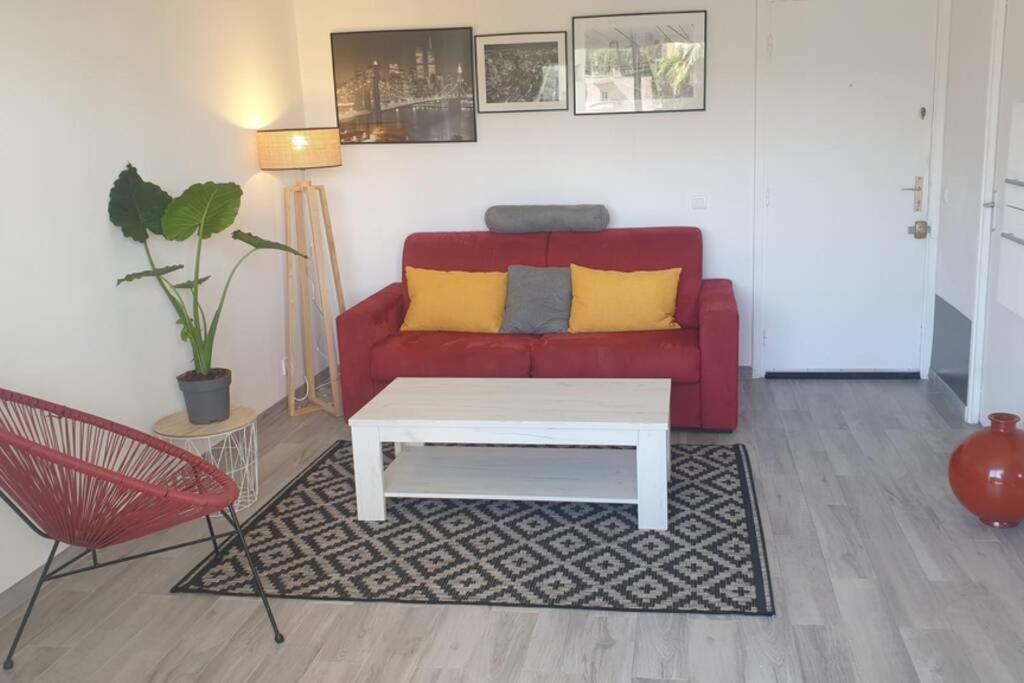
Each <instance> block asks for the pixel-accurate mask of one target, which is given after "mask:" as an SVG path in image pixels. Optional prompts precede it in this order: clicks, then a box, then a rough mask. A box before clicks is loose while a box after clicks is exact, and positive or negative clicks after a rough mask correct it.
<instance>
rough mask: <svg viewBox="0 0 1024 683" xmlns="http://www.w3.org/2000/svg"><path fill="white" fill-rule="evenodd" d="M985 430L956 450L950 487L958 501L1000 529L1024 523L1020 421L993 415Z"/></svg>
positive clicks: (1023, 440)
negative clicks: (989, 424) (989, 425)
mask: <svg viewBox="0 0 1024 683" xmlns="http://www.w3.org/2000/svg"><path fill="white" fill-rule="evenodd" d="M988 419H989V420H990V421H991V422H992V426H991V428H989V429H982V430H981V431H978V432H975V433H974V434H972V435H971V436H969V437H967V439H966V440H965V441H964V442H963V443H962V444H960V445H959V446H957V448H956V450H955V451H953V457H952V458H950V460H949V485H950V486H951V487H953V493H954V494H956V497H957V500H959V501H960V504H961V505H963V506H964V507H965V508H967V509H968V510H970V511H971V512H973V513H974V514H975V515H977V516H978V517H979V518H980V519H981V521H982V522H984V523H985V524H988V525H989V526H993V527H997V528H1000V529H1002V528H1009V527H1015V526H1017V525H1018V524H1019V523H1020V522H1021V520H1024V432H1021V431H1019V430H1018V429H1017V423H1018V422H1020V417H1018V416H1017V415H1011V414H1010V413H993V414H992V415H989V416H988Z"/></svg>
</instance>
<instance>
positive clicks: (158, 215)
mask: <svg viewBox="0 0 1024 683" xmlns="http://www.w3.org/2000/svg"><path fill="white" fill-rule="evenodd" d="M170 202H171V195H169V194H167V193H166V192H164V191H163V190H162V189H161V188H160V186H159V185H157V184H155V183H150V182H147V181H145V180H143V179H142V177H141V176H140V175H139V172H138V171H137V170H135V167H134V166H132V165H131V164H128V165H127V166H125V169H124V170H123V171H121V174H120V175H118V176H117V180H115V181H114V185H113V187H111V188H110V201H109V202H108V203H107V213H108V214H109V215H110V222H111V223H113V224H114V225H116V226H117V227H119V228H121V232H123V233H124V236H125V237H129V238H131V239H133V240H135V241H136V242H145V241H146V239H147V238H148V237H149V234H148V233H150V232H152V233H153V234H155V235H159V234H161V233H162V232H163V228H162V223H161V221H162V219H163V216H164V211H165V210H166V209H167V205H168V204H170Z"/></svg>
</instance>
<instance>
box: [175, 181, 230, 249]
mask: <svg viewBox="0 0 1024 683" xmlns="http://www.w3.org/2000/svg"><path fill="white" fill-rule="evenodd" d="M241 203H242V188H240V187H239V186H238V185H236V184H235V183H197V184H196V185H193V186H192V187H190V188H188V189H187V190H185V191H184V192H183V193H182V194H181V196H180V197H175V198H174V199H172V200H171V203H170V204H169V205H168V206H167V211H165V212H164V219H163V228H164V237H166V238H167V239H169V240H174V241H176V242H181V241H182V240H187V239H188V238H189V237H191V236H192V235H194V234H195V232H196V231H197V230H198V231H199V235H200V237H201V238H203V239H206V238H207V237H209V236H210V235H214V234H216V233H218V232H220V231H221V230H224V229H226V228H227V227H228V226H230V225H231V224H232V223H234V222H235V217H236V216H237V215H238V207H239V206H241Z"/></svg>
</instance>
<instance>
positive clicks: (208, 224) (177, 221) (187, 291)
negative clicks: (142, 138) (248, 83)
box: [107, 164, 304, 424]
mask: <svg viewBox="0 0 1024 683" xmlns="http://www.w3.org/2000/svg"><path fill="white" fill-rule="evenodd" d="M241 201H242V188H241V187H239V186H238V185H236V184H235V183H211V182H207V183H197V184H195V185H192V186H191V187H189V188H188V189H186V190H185V191H184V192H183V193H182V194H181V196H179V197H175V198H173V199H172V198H171V196H170V195H169V194H167V193H166V192H164V190H163V189H161V188H160V186H158V185H156V184H155V183H151V182H147V181H145V180H143V179H142V177H141V176H139V173H138V171H136V170H135V167H134V166H132V165H131V164H128V165H127V166H126V167H125V169H124V170H123V171H121V173H120V175H118V177H117V180H115V181H114V185H113V187H111V188H110V202H109V204H108V206H107V210H108V213H109V215H110V222H111V223H113V224H114V225H116V226H117V227H119V228H120V229H121V232H123V233H124V236H125V237H127V238H129V239H132V240H135V241H136V242H139V243H141V244H142V246H143V247H144V248H145V250H146V259H147V260H148V262H149V268H148V269H147V270H141V271H138V272H135V273H130V274H128V275H125V276H124V277H122V278H120V279H119V280H118V281H117V284H118V285H120V284H121V283H122V282H132V281H134V280H141V279H147V278H152V279H155V280H156V281H157V283H158V284H159V285H160V289H161V290H162V291H163V293H164V295H165V296H166V297H167V300H168V301H170V302H171V307H172V308H173V309H174V313H175V315H176V316H177V318H178V325H180V326H181V332H180V334H181V339H182V341H185V342H188V344H189V346H190V347H191V349H192V360H193V363H194V368H193V369H192V370H189V371H188V372H185V373H182V374H180V375H178V386H179V387H180V388H181V392H182V394H184V397H185V408H186V410H187V412H188V419H189V422H192V423H193V424H210V423H211V422H220V421H221V420H226V419H227V418H228V415H229V414H230V412H231V398H230V387H231V371H230V370H228V369H225V368H215V367H213V343H214V340H215V339H216V337H217V327H218V325H219V324H220V316H221V312H222V311H223V310H224V300H225V299H226V298H227V294H228V288H229V287H230V286H231V280H232V279H233V278H234V277H235V273H236V272H237V271H238V267H239V266H240V265H242V262H243V261H245V260H246V259H247V258H249V257H250V256H252V255H253V254H254V253H256V252H257V251H261V250H263V249H276V250H278V251H284V252H288V253H289V254H294V255H296V256H303V258H304V255H303V254H300V253H299V252H297V251H296V250H294V249H292V248H291V247H289V246H287V245H284V244H280V243H278V242H271V241H270V240H265V239H263V238H261V237H257V236H256V235H252V234H250V233H247V232H242V231H241V230H235V231H234V232H232V233H231V237H233V238H234V239H236V240H238V241H239V242H242V243H243V244H246V245H248V246H249V247H251V249H250V250H249V251H247V252H246V253H245V254H244V255H243V256H242V257H241V258H240V259H238V262H237V263H236V264H235V267H234V268H232V269H231V272H230V273H229V274H228V278H227V280H226V281H225V283H224V287H223V289H222V290H221V293H220V298H219V300H218V303H217V309H216V310H215V311H214V313H213V316H212V317H207V315H206V311H205V310H204V309H203V304H202V302H201V301H200V296H199V293H200V288H201V287H202V285H203V284H204V283H205V282H206V281H207V280H209V279H210V278H209V276H207V275H203V274H202V270H201V268H200V261H201V257H202V253H203V242H205V241H206V240H208V239H209V238H210V237H212V236H214V235H216V234H217V233H219V232H223V231H224V230H226V229H227V228H228V227H230V226H231V224H232V223H234V222H235V217H236V216H237V215H238V208H239V206H240V205H241ZM150 235H158V236H160V237H163V238H164V239H166V240H170V241H172V242H184V241H185V240H187V239H189V238H190V237H192V236H193V235H195V237H196V256H195V263H194V265H193V268H192V273H191V277H190V278H189V279H187V280H185V281H183V282H178V283H172V282H171V280H169V279H168V276H170V275H171V274H172V273H175V272H177V271H180V270H183V269H184V268H185V266H184V265H181V264H178V265H173V266H159V265H157V263H156V260H155V259H154V258H153V252H152V251H151V250H150V248H149V237H150Z"/></svg>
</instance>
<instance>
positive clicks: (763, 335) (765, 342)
mask: <svg viewBox="0 0 1024 683" xmlns="http://www.w3.org/2000/svg"><path fill="white" fill-rule="evenodd" d="M761 346H768V330H763V331H762V332H761Z"/></svg>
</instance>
